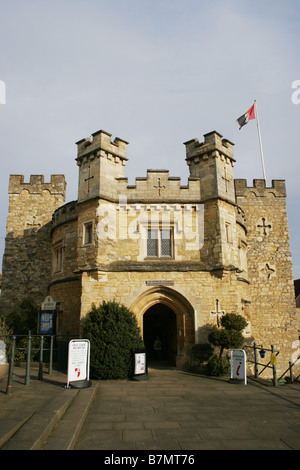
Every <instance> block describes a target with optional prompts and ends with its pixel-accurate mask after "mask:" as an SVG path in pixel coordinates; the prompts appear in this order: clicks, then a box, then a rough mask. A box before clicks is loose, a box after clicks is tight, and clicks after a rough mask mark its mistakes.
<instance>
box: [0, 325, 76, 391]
mask: <svg viewBox="0 0 300 470" xmlns="http://www.w3.org/2000/svg"><path fill="white" fill-rule="evenodd" d="M1 337H2V338H4V343H5V344H6V346H9V347H8V349H9V352H8V356H9V369H8V377H7V386H6V393H7V394H11V393H12V382H13V371H14V365H15V362H16V352H17V351H23V352H24V355H25V356H26V367H25V378H24V385H29V383H30V368H31V362H32V353H33V352H34V351H36V353H37V356H38V377H37V378H38V380H43V373H44V363H45V361H44V359H45V352H48V361H47V362H48V374H51V373H52V369H53V358H54V352H56V351H58V347H57V340H60V341H62V342H63V341H64V340H65V342H67V343H68V342H69V340H70V339H71V338H72V336H70V335H69V334H66V335H32V334H31V333H30V332H29V333H28V335H8V334H5V335H1ZM24 338H25V339H27V344H26V346H23V345H20V341H19V342H17V340H20V339H24ZM34 338H39V342H38V343H39V346H38V347H36V345H35V344H33V340H34ZM46 341H47V342H48V345H46ZM47 346H48V347H47ZM22 362H24V361H22Z"/></svg>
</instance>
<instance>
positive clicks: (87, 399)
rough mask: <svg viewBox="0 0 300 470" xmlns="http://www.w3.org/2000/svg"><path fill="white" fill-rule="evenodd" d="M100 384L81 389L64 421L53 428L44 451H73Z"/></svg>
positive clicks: (43, 447) (63, 418) (67, 411)
mask: <svg viewBox="0 0 300 470" xmlns="http://www.w3.org/2000/svg"><path fill="white" fill-rule="evenodd" d="M97 388H98V384H96V385H94V384H92V386H91V387H90V388H83V389H80V393H79V394H78V395H77V396H76V399H75V400H73V401H72V403H71V404H70V406H69V407H68V409H67V410H66V412H65V414H64V416H63V417H62V419H61V420H60V421H59V422H58V423H57V424H56V426H55V427H54V428H53V430H52V432H51V434H50V435H49V436H48V438H47V440H46V442H45V443H44V445H43V446H42V449H43V450H72V449H73V448H74V445H75V442H76V439H77V437H78V435H79V433H80V430H81V428H82V426H83V424H84V422H85V420H86V417H87V414H88V411H89V409H90V406H91V404H92V402H93V400H94V398H95V396H96V393H97Z"/></svg>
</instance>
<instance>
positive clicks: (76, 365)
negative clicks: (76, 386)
mask: <svg viewBox="0 0 300 470" xmlns="http://www.w3.org/2000/svg"><path fill="white" fill-rule="evenodd" d="M89 376H90V342H89V340H88V339H72V340H71V341H70V342H69V355H68V383H67V388H69V384H70V382H76V381H78V382H79V381H85V380H86V381H89V378H90V377H89Z"/></svg>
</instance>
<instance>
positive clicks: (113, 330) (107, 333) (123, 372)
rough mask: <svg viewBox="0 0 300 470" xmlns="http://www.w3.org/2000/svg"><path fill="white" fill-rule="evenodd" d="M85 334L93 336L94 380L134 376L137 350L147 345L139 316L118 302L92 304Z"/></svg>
mask: <svg viewBox="0 0 300 470" xmlns="http://www.w3.org/2000/svg"><path fill="white" fill-rule="evenodd" d="M82 337H83V338H86V339H89V341H90V344H91V352H90V375H91V378H93V379H96V380H98V379H103V380H117V379H127V378H129V377H130V376H131V375H132V370H133V350H134V349H136V348H141V347H143V342H142V339H141V336H140V330H139V328H138V325H137V320H136V317H135V315H134V314H133V313H132V312H130V311H129V310H128V309H127V308H126V307H125V306H124V305H121V304H118V303H117V302H115V301H109V302H105V301H103V302H102V304H100V305H99V307H96V306H95V305H92V309H91V311H90V313H89V314H88V315H87V316H86V317H85V319H84V322H83V330H82Z"/></svg>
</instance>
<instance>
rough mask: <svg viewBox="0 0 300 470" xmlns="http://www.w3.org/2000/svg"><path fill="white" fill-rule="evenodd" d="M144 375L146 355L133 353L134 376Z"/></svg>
mask: <svg viewBox="0 0 300 470" xmlns="http://www.w3.org/2000/svg"><path fill="white" fill-rule="evenodd" d="M145 373H146V353H144V352H141V353H135V355H134V375H139V374H145Z"/></svg>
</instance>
